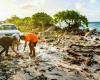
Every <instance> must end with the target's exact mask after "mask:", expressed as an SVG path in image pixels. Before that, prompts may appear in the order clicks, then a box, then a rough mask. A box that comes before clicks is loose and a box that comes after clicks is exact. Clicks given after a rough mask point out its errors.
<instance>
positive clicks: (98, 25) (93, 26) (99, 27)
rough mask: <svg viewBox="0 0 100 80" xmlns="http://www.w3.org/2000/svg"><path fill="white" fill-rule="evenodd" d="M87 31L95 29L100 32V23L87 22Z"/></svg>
mask: <svg viewBox="0 0 100 80" xmlns="http://www.w3.org/2000/svg"><path fill="white" fill-rule="evenodd" d="M88 27H89V29H90V30H91V29H94V28H95V29H97V31H100V22H89V24H88Z"/></svg>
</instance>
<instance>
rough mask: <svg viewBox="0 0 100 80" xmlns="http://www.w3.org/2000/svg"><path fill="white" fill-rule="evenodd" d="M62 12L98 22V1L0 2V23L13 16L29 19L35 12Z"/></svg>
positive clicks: (35, 0) (13, 0)
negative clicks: (68, 11) (76, 14)
mask: <svg viewBox="0 0 100 80" xmlns="http://www.w3.org/2000/svg"><path fill="white" fill-rule="evenodd" d="M63 10H76V11H78V12H79V13H80V14H82V15H84V16H86V17H87V18H88V20H89V21H100V0H0V21H3V20H5V19H7V18H10V17H11V16H13V15H16V16H18V17H20V18H24V17H28V16H29V17H31V16H32V15H33V14H34V13H37V12H46V13H47V14H49V15H51V16H53V15H54V14H55V13H57V12H59V11H63Z"/></svg>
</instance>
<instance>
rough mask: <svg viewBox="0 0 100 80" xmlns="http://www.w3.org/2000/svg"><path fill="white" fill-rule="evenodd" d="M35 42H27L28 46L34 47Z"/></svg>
mask: <svg viewBox="0 0 100 80" xmlns="http://www.w3.org/2000/svg"><path fill="white" fill-rule="evenodd" d="M36 44H37V42H32V41H30V42H29V46H31V47H35V46H36Z"/></svg>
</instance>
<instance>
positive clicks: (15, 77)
mask: <svg viewBox="0 0 100 80" xmlns="http://www.w3.org/2000/svg"><path fill="white" fill-rule="evenodd" d="M19 53H20V54H21V55H22V57H17V58H16V57H11V58H3V59H1V60H0V80H100V65H99V64H100V55H99V56H98V55H94V57H93V58H94V59H95V60H97V61H98V64H93V65H92V66H87V65H86V64H85V62H82V63H80V61H79V62H77V63H76V64H74V63H72V62H73V61H75V60H78V58H77V59H76V58H74V57H73V56H70V55H69V54H68V52H67V50H66V49H60V48H58V47H55V46H54V45H53V44H47V43H45V42H41V43H38V44H37V46H36V57H35V58H31V57H30V56H29V55H28V53H29V49H28V47H27V48H26V50H25V51H24V52H23V42H21V45H20V46H19ZM9 54H11V55H12V56H15V54H14V53H13V52H12V51H11V50H10V51H9ZM80 58H81V59H84V58H85V57H83V55H81V54H80ZM74 59H75V60H74ZM85 59H88V58H85ZM79 63H80V64H79Z"/></svg>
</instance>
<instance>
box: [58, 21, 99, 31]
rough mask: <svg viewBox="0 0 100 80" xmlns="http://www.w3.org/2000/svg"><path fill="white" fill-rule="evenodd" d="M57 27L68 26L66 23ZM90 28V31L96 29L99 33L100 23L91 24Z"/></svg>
mask: <svg viewBox="0 0 100 80" xmlns="http://www.w3.org/2000/svg"><path fill="white" fill-rule="evenodd" d="M56 26H59V27H61V28H63V27H65V26H66V23H64V22H62V23H59V24H56ZM88 28H89V29H90V30H91V29H94V28H96V29H97V31H100V22H89V24H88Z"/></svg>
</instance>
